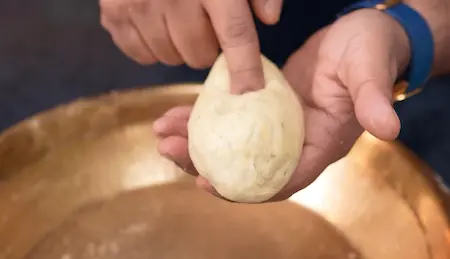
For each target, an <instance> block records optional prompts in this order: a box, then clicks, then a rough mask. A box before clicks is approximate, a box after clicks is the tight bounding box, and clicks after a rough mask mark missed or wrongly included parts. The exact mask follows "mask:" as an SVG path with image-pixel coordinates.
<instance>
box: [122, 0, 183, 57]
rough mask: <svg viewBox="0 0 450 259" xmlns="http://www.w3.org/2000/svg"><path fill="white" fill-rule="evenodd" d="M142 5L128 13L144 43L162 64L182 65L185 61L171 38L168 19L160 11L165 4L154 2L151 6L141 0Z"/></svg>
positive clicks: (129, 10)
mask: <svg viewBox="0 0 450 259" xmlns="http://www.w3.org/2000/svg"><path fill="white" fill-rule="evenodd" d="M137 2H139V1H137ZM140 3H141V4H140V5H138V6H136V7H135V8H129V9H128V12H129V15H130V19H131V21H132V22H133V24H134V26H135V27H136V28H137V30H138V31H139V33H140V35H141V37H142V38H143V39H144V42H145V43H146V44H147V46H148V47H149V48H150V49H151V50H152V51H153V54H154V55H155V57H156V58H157V59H158V60H159V61H160V62H162V63H164V64H166V65H180V64H182V63H183V59H182V58H181V55H180V54H179V53H178V51H177V49H176V48H175V46H174V44H173V42H172V40H171V38H170V35H169V31H168V29H167V24H166V17H165V16H164V13H163V12H160V11H159V10H161V8H162V6H159V5H162V4H164V2H161V1H156V2H155V1H153V2H152V3H154V5H150V1H145V0H141V1H140Z"/></svg>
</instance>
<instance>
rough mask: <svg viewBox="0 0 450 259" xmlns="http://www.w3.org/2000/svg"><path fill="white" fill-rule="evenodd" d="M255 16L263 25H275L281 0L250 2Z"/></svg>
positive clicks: (255, 0) (280, 7)
mask: <svg viewBox="0 0 450 259" xmlns="http://www.w3.org/2000/svg"><path fill="white" fill-rule="evenodd" d="M252 6H253V10H254V11H255V13H256V16H258V18H259V19H260V20H261V21H262V22H263V23H265V24H268V25H271V24H276V23H278V21H279V20H280V15H281V9H282V7H283V0H252Z"/></svg>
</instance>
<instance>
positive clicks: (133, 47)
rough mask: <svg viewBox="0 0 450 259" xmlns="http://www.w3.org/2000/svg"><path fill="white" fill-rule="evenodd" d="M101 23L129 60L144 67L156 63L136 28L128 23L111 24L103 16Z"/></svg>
mask: <svg viewBox="0 0 450 259" xmlns="http://www.w3.org/2000/svg"><path fill="white" fill-rule="evenodd" d="M101 23H102V25H103V27H104V28H105V29H106V30H107V31H109V33H110V34H111V37H112V40H113V42H114V43H115V44H116V45H117V47H119V49H120V50H122V52H123V53H124V54H125V55H127V56H128V57H129V58H131V59H133V60H135V61H136V62H138V63H140V64H146V65H149V64H153V63H155V62H156V57H155V56H154V55H153V52H152V51H151V50H150V49H149V48H148V47H147V45H146V44H145V43H144V40H143V39H142V38H141V36H140V35H139V33H138V31H137V30H136V28H134V26H133V25H132V24H131V23H130V22H128V21H123V22H112V21H110V20H109V19H108V18H106V17H105V16H102V18H101Z"/></svg>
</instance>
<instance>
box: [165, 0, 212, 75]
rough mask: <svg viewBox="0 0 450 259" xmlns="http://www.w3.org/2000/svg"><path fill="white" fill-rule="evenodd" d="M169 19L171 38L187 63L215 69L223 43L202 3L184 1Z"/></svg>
mask: <svg viewBox="0 0 450 259" xmlns="http://www.w3.org/2000/svg"><path fill="white" fill-rule="evenodd" d="M166 16H167V26H168V28H169V33H170V37H171V38H172V40H173V43H174V44H175V46H176V48H177V49H178V52H179V53H180V55H181V56H182V58H183V60H184V62H185V63H186V64H187V65H188V66H190V67H192V68H197V69H202V68H207V67H209V66H211V65H212V64H213V63H214V61H215V60H216V58H217V56H218V54H219V43H218V42H217V39H216V35H215V33H214V29H213V28H212V25H211V22H210V21H209V18H208V16H207V14H206V12H205V11H204V9H203V8H202V6H201V5H200V3H198V0H191V1H181V2H180V4H178V5H177V6H174V7H173V8H170V9H169V11H168V12H167V14H166Z"/></svg>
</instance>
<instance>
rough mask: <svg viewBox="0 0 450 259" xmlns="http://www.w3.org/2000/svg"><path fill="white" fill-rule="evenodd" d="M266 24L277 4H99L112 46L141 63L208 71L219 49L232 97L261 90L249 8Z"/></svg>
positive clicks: (104, 0) (237, 0)
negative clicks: (225, 63) (205, 69)
mask: <svg viewBox="0 0 450 259" xmlns="http://www.w3.org/2000/svg"><path fill="white" fill-rule="evenodd" d="M249 2H250V3H251V7H252V8H253V10H254V11H255V13H256V15H257V16H258V18H259V19H260V20H261V21H262V22H264V23H266V24H274V23H276V22H277V21H278V19H279V16H280V12H281V6H282V2H283V1H282V0H251V1H247V0H227V1H223V0H189V1H186V0H124V1H117V0H100V7H101V22H102V25H103V27H105V29H106V30H107V31H109V32H110V34H111V36H112V39H113V41H114V42H115V43H116V45H117V46H119V48H120V49H121V50H122V51H123V52H124V53H125V54H127V55H128V56H129V57H130V58H132V59H134V60H135V61H137V62H139V63H141V64H153V63H155V62H162V63H165V64H168V65H179V64H182V63H186V64H188V65H189V66H191V67H193V68H205V67H209V66H211V65H212V64H213V63H214V61H215V60H216V58H217V56H218V54H219V47H220V49H222V51H223V53H224V55H225V57H226V59H227V63H228V64H229V67H228V68H229V71H230V79H231V89H230V90H231V92H232V93H235V94H241V93H244V92H248V91H254V90H258V89H261V88H262V87H263V86H264V78H263V72H262V66H261V60H260V56H259V55H260V47H259V41H258V36H257V32H256V27H255V24H254V20H253V16H252V12H251V7H250V6H249V4H248V3H249Z"/></svg>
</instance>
